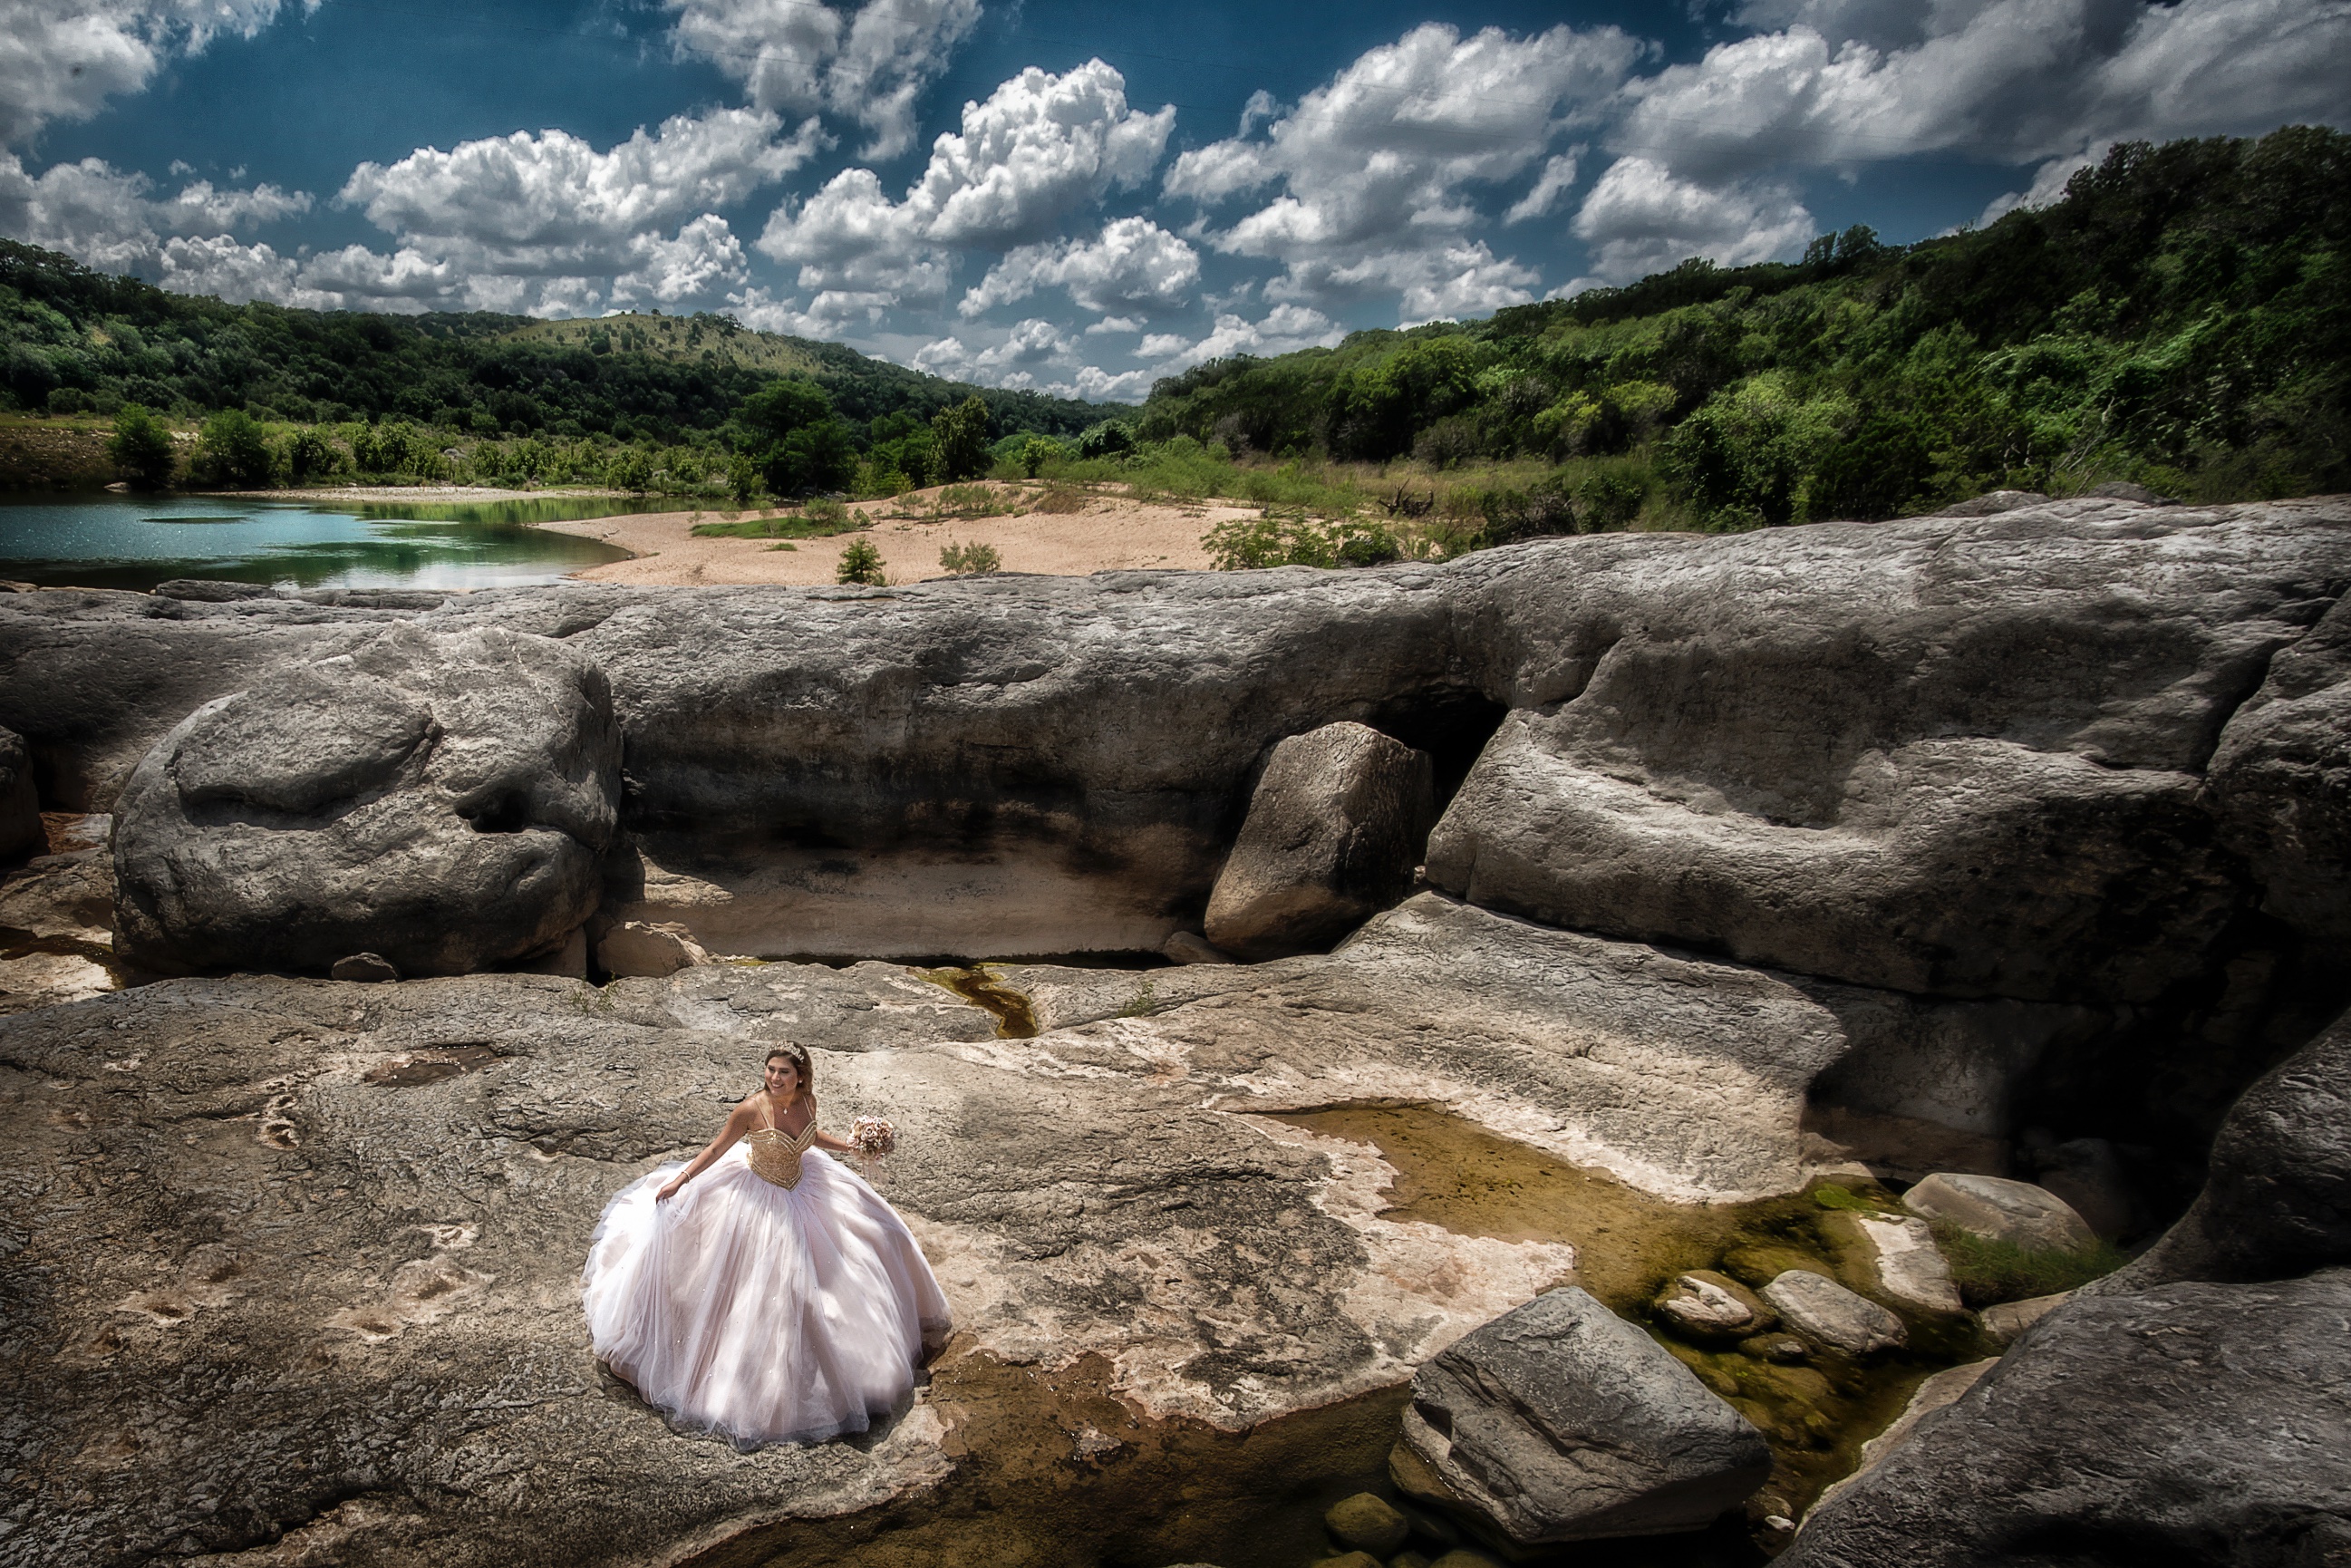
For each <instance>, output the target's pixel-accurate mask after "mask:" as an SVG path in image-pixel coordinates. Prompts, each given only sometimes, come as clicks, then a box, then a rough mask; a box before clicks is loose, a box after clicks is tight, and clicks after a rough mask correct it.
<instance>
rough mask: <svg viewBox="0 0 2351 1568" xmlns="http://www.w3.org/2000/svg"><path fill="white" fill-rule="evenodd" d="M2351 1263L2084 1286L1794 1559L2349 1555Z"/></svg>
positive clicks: (1841, 1500)
mask: <svg viewBox="0 0 2351 1568" xmlns="http://www.w3.org/2000/svg"><path fill="white" fill-rule="evenodd" d="M2346 1313H2351V1274H2346V1272H2345V1271H2343V1270H2326V1271H2324V1272H2321V1273H2318V1274H2314V1275H2312V1276H2310V1277H2308V1278H2306V1279H2301V1280H2294V1281H2286V1282H2283V1283H2277V1284H2256V1285H2222V1284H2208V1283H2188V1282H2179V1283H2173V1284H2167V1285H2161V1286H2158V1287H2155V1288H2153V1289H2150V1290H2147V1291H2143V1292H2140V1293H2137V1294H2133V1295H2126V1296H2115V1297H2108V1298H2092V1299H2088V1300H2079V1299H2077V1300H2076V1301H2074V1302H2073V1303H2072V1304H2070V1305H2069V1306H2068V1307H2067V1308H2066V1310H2065V1311H2064V1312H2063V1313H2061V1314H2059V1315H2057V1316H2055V1317H2052V1318H2050V1319H2049V1320H2047V1321H2046V1322H2043V1323H2041V1324H2040V1325H2039V1326H2038V1327H2036V1328H2035V1329H2034V1330H2033V1332H2032V1333H2031V1334H2029V1335H2027V1336H2026V1337H2025V1339H2024V1340H2023V1342H2022V1343H2020V1344H2019V1345H2018V1346H2017V1347H2016V1348H2015V1349H2014V1350H2012V1351H2011V1352H2010V1353H2009V1354H2007V1355H2006V1356H2003V1357H2002V1358H2001V1360H2000V1362H1999V1363H1998V1364H1995V1365H1994V1366H1993V1368H1992V1369H1991V1371H1990V1372H1988V1373H1987V1374H1985V1375H1984V1376H1983V1378H1982V1380H1981V1381H1980V1382H1979V1383H1977V1384H1976V1385H1975V1386H1974V1387H1973V1388H1972V1389H1970V1391H1969V1392H1968V1393H1967V1394H1966V1395H1964V1396H1961V1397H1960V1398H1959V1400H1958V1401H1957V1402H1956V1403H1955V1404H1953V1405H1951V1406H1949V1407H1948V1408H1947V1409H1945V1410H1943V1411H1942V1412H1940V1413H1939V1414H1937V1415H1934V1416H1928V1418H1927V1419H1926V1420H1924V1421H1922V1422H1920V1423H1919V1425H1918V1427H1917V1430H1916V1431H1915V1432H1914V1433H1913V1434H1912V1436H1911V1437H1910V1440H1909V1441H1908V1442H1907V1443H1905V1444H1903V1445H1902V1446H1901V1447H1900V1448H1897V1449H1896V1450H1895V1452H1894V1453H1893V1454H1892V1455H1890V1456H1889V1457H1887V1458H1886V1459H1885V1461H1884V1462H1882V1463H1881V1464H1879V1465H1877V1466H1876V1468H1875V1469H1871V1470H1870V1471H1868V1472H1867V1473H1866V1474H1865V1475H1864V1476H1862V1477H1861V1478H1860V1479H1858V1480H1856V1481H1855V1483H1854V1485H1853V1486H1852V1487H1850V1488H1848V1489H1846V1490H1844V1491H1842V1492H1840V1493H1839V1494H1838V1495H1837V1496H1836V1497H1835V1498H1834V1499H1833V1500H1828V1501H1826V1502H1823V1504H1822V1505H1821V1506H1820V1507H1818V1508H1816V1509H1815V1510H1813V1513H1812V1514H1811V1516H1810V1517H1809V1518H1808V1519H1806V1520H1805V1521H1804V1526H1803V1529H1802V1531H1801V1532H1800V1533H1799V1534H1798V1535H1797V1537H1796V1541H1795V1543H1794V1545H1793V1547H1792V1549H1791V1550H1790V1551H1789V1552H1788V1553H1787V1554H1786V1555H1784V1556H1782V1558H1781V1559H1780V1561H1781V1563H1784V1564H1786V1565H1788V1568H1878V1565H1880V1564H1884V1563H1904V1564H1907V1565H1910V1568H1979V1565H1980V1568H1992V1565H1994V1564H2000V1565H2002V1568H2005V1565H2009V1564H2016V1563H2028V1564H2053V1563H2060V1562H2064V1563H2094V1562H2095V1563H2125V1562H2134V1563H2136V1562H2150V1561H2164V1562H2181V1563H2189V1562H2194V1563H2208V1562H2228V1563H2278V1564H2289V1563H2324V1562H2326V1561H2328V1560H2329V1559H2330V1557H2331V1556H2333V1555H2335V1554H2339V1553H2341V1552H2345V1551H2346V1550H2351V1406H2346V1403H2345V1402H2344V1399H2343V1396H2342V1389H2343V1387H2344V1386H2345V1385H2346V1381H2351V1337H2346V1335H2345V1333H2344V1332H2343V1324H2344V1322H2345V1320H2346Z"/></svg>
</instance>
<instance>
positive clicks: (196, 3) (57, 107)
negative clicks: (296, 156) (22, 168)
mask: <svg viewBox="0 0 2351 1568" xmlns="http://www.w3.org/2000/svg"><path fill="white" fill-rule="evenodd" d="M317 5H318V0H306V4H305V5H304V6H303V8H304V9H305V10H312V9H316V7H317ZM279 8H280V7H279V0H8V4H7V5H5V7H0V24H5V25H0V147H13V146H16V145H18V144H20V143H22V142H24V141H26V140H27V139H28V138H30V137H31V136H32V135H33V134H34V133H35V132H36V131H39V130H40V129H41V127H42V126H44V125H47V124H48V123H49V122H50V121H52V120H87V119H88V118H89V116H90V115H92V114H94V113H96V112H97V111H98V110H99V106H100V105H102V104H103V103H104V102H105V101H106V100H107V99H109V98H112V97H114V96H116V95H118V94H120V93H126V92H137V91H139V90H140V89H142V88H144V87H145V86H146V85H147V84H148V83H149V82H150V81H151V80H152V79H153V78H154V76H155V73H156V72H157V71H158V70H160V69H162V66H163V63H164V62H165V61H166V60H167V59H169V58H171V57H172V56H173V55H175V54H190V55H193V54H198V53H201V52H202V51H203V50H204V48H205V47H207V46H208V45H210V44H211V43H212V41H213V40H214V38H216V37H220V36H221V35H223V34H235V36H237V37H246V38H250V37H253V36H254V35H255V34H256V33H258V32H260V31H261V30H262V29H263V28H264V27H266V26H269V24H270V23H272V22H273V21H276V20H277V13H278V10H279Z"/></svg>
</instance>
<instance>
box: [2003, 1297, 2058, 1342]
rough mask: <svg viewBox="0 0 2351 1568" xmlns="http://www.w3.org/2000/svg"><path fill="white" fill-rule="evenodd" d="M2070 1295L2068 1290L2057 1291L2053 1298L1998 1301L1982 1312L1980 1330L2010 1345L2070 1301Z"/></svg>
mask: <svg viewBox="0 0 2351 1568" xmlns="http://www.w3.org/2000/svg"><path fill="white" fill-rule="evenodd" d="M2073 1294H2074V1292H2073V1291H2058V1292H2057V1293H2056V1294H2055V1295H2053V1296H2029V1297H2027V1298H2026V1299H2024V1300H2023V1301H2000V1302H1997V1303H1995V1304H1993V1305H1991V1306H1989V1307H1986V1308H1985V1309H1984V1310H1983V1314H1982V1322H1983V1331H1984V1333H1987V1334H1989V1335H1991V1337H1992V1338H1993V1339H1996V1340H1998V1341H1999V1342H2000V1343H2002V1344H2011V1343H2014V1342H2015V1341H2016V1339H2017V1337H2018V1336H2019V1335H2021V1334H2022V1333H2024V1331H2025V1330H2026V1329H2029V1328H2031V1327H2032V1325H2033V1324H2034V1323H2037V1322H2040V1321H2041V1320H2042V1319H2043V1318H2045V1317H2047V1316H2048V1315H2049V1314H2050V1313H2051V1312H2055V1311H2056V1310H2057V1309H2058V1308H2059V1307H2062V1306H2064V1304H2065V1303H2066V1302H2067V1301H2070V1300H2072V1298H2073Z"/></svg>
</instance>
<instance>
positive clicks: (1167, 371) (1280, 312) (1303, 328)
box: [1135, 304, 1347, 376]
mask: <svg viewBox="0 0 2351 1568" xmlns="http://www.w3.org/2000/svg"><path fill="white" fill-rule="evenodd" d="M1346 335H1347V334H1346V332H1345V330H1344V329H1342V328H1341V327H1339V326H1338V325H1337V324H1335V323H1334V322H1332V319H1330V318H1329V317H1327V316H1325V315H1323V314H1322V312H1321V311H1320V310H1316V309H1314V308H1311V307H1310V306H1305V305H1295V304H1292V305H1277V306H1275V307H1274V308H1272V309H1270V310H1269V311H1267V312H1266V314H1265V318H1264V319H1262V320H1259V321H1251V320H1249V319H1246V318H1243V317H1239V316H1218V317H1217V324H1216V326H1215V328H1214V329H1212V330H1210V331H1209V332H1208V334H1207V336H1206V337H1203V338H1199V339H1196V340H1195V339H1189V338H1186V337H1185V336H1184V335H1183V334H1182V333H1180V332H1155V333H1153V334H1152V335H1151V336H1149V337H1147V338H1145V339H1144V340H1143V344H1142V347H1140V348H1138V349H1137V350H1135V357H1136V358H1137V359H1144V360H1158V361H1163V362H1162V363H1161V364H1160V366H1159V367H1158V369H1157V370H1156V371H1155V372H1154V373H1155V374H1156V375H1163V376H1165V375H1174V374H1175V372H1176V371H1188V370H1190V369H1191V368H1192V367H1193V366H1194V365H1197V364H1204V363H1206V362H1207V361H1210V360H1221V359H1224V358H1227V357H1228V356H1229V355H1233V354H1261V355H1270V354H1288V353H1292V352H1295V351H1296V350H1300V349H1311V348H1324V349H1327V348H1331V347H1333V346H1334V345H1336V344H1337V343H1338V341H1339V340H1341V339H1342V338H1344V337H1345V336H1346Z"/></svg>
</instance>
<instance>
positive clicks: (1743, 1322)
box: [1653, 1269, 1771, 1341]
mask: <svg viewBox="0 0 2351 1568" xmlns="http://www.w3.org/2000/svg"><path fill="white" fill-rule="evenodd" d="M1653 1305H1654V1306H1655V1308H1656V1313H1657V1315H1658V1316H1659V1317H1661V1318H1663V1319H1665V1320H1666V1322H1667V1323H1668V1324H1669V1325H1670V1326H1672V1327H1673V1328H1674V1329H1675V1330H1677V1331H1678V1332H1679V1333H1683V1334H1686V1335H1687V1336H1688V1337H1689V1338H1691V1339H1696V1340H1706V1341H1729V1340H1736V1339H1744V1338H1746V1337H1747V1336H1748V1335H1750V1334H1752V1333H1758V1332H1760V1331H1761V1330H1763V1329H1768V1328H1770V1327H1771V1310H1770V1309H1769V1308H1767V1307H1765V1306H1764V1305H1763V1303H1762V1302H1761V1301H1758V1300H1756V1299H1755V1296H1754V1293H1753V1292H1752V1291H1749V1290H1748V1289H1747V1287H1746V1286H1744V1285H1742V1284H1740V1282H1739V1281H1736V1280H1733V1279H1730V1278H1729V1277H1727V1276H1725V1275H1721V1274H1718V1273H1716V1272H1714V1271H1713V1270H1710V1269H1693V1270H1690V1271H1689V1272H1688V1273H1686V1274H1677V1275H1676V1276H1674V1280H1673V1282H1672V1283H1671V1284H1669V1285H1667V1287H1666V1288H1665V1290H1664V1291H1663V1292H1661V1293H1660V1294H1659V1295H1658V1297H1657V1299H1656V1301H1655V1302H1654V1303H1653Z"/></svg>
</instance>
